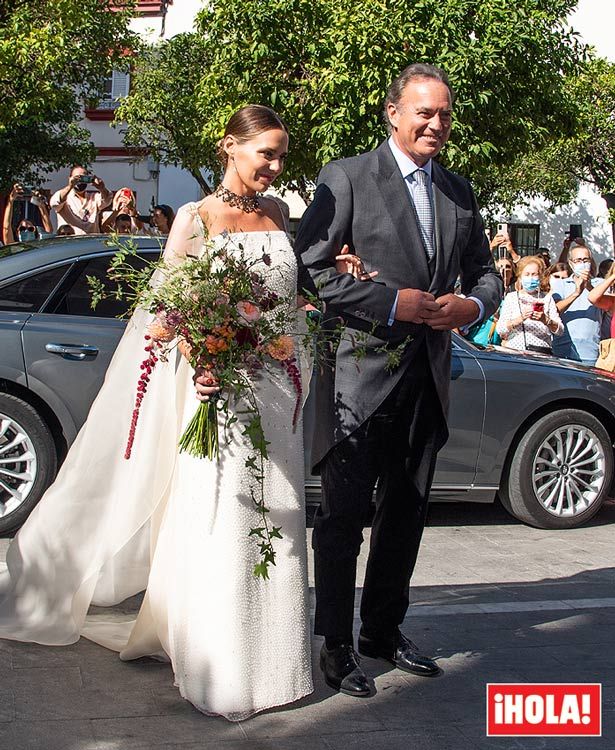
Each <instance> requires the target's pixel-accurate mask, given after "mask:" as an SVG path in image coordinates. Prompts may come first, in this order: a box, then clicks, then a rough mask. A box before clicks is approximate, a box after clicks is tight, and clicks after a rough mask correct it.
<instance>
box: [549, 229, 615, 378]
mask: <svg viewBox="0 0 615 750" xmlns="http://www.w3.org/2000/svg"><path fill="white" fill-rule="evenodd" d="M568 265H569V267H570V270H571V272H572V273H571V276H570V277H569V278H567V279H552V280H551V289H552V294H553V299H554V300H555V303H556V305H557V309H558V312H559V314H560V315H561V318H562V322H563V324H564V333H563V335H562V336H561V337H560V338H559V339H556V340H555V341H554V342H553V353H554V354H555V355H556V356H557V357H562V358H563V359H571V360H574V361H575V362H581V364H584V365H594V363H595V362H596V360H597V359H598V354H599V347H600V337H601V326H602V316H603V312H602V310H603V309H604V308H605V305H606V303H597V304H595V305H594V304H592V302H591V300H590V297H589V295H590V292H591V291H592V289H593V288H594V287H595V286H597V285H598V284H600V279H595V278H594V275H595V273H596V263H595V261H594V259H593V257H592V254H591V251H590V249H589V248H588V247H587V246H586V245H585V244H578V243H576V242H572V243H571V245H570V249H569V251H568Z"/></svg>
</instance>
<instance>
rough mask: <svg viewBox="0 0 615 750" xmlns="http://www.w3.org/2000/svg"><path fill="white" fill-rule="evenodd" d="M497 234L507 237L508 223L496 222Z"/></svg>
mask: <svg viewBox="0 0 615 750" xmlns="http://www.w3.org/2000/svg"><path fill="white" fill-rule="evenodd" d="M498 234H504V235H506V236H507V237H508V224H498Z"/></svg>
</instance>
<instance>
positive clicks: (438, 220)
mask: <svg viewBox="0 0 615 750" xmlns="http://www.w3.org/2000/svg"><path fill="white" fill-rule="evenodd" d="M431 177H432V185H433V199H434V221H435V230H436V231H435V233H436V270H435V273H434V275H433V278H432V280H431V285H430V288H429V291H430V292H434V291H436V292H437V291H438V290H439V288H440V281H441V279H442V278H444V277H446V275H447V274H446V269H447V268H448V266H449V264H450V261H451V256H452V254H453V248H454V246H455V236H456V233H457V206H456V204H455V202H454V201H452V200H451V199H450V198H449V197H448V195H447V194H446V193H447V188H448V184H447V182H446V175H445V174H444V173H443V171H442V169H441V167H440V165H439V164H438V163H437V162H435V161H434V162H432V172H431Z"/></svg>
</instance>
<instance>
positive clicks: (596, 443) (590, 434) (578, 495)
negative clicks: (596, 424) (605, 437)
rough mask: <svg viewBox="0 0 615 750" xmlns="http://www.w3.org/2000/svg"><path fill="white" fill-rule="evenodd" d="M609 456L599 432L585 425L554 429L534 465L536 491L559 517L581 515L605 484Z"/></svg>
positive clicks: (551, 511) (542, 503)
mask: <svg viewBox="0 0 615 750" xmlns="http://www.w3.org/2000/svg"><path fill="white" fill-rule="evenodd" d="M605 471H606V455H605V452H604V448H603V447H602V444H601V442H600V440H599V438H598V436H597V435H596V433H595V432H594V431H593V430H591V429H590V428H589V427H585V426H584V425H578V424H577V425H566V426H565V427H559V428H557V429H556V430H553V432H551V433H550V434H549V435H548V436H547V437H546V438H545V439H544V440H543V441H542V443H541V444H540V446H539V447H538V450H537V451H536V454H535V456H534V461H533V465H532V483H533V487H534V493H535V494H536V497H537V499H538V502H539V503H540V504H541V506H542V507H543V508H544V509H545V510H546V511H547V512H548V513H550V514H551V515H553V516H557V517H558V518H566V517H571V516H578V515H579V514H581V513H583V512H585V511H586V510H587V509H588V508H589V507H590V506H591V505H592V504H593V503H594V502H595V501H596V499H597V497H598V496H599V494H600V492H601V491H602V489H603V487H604V481H605Z"/></svg>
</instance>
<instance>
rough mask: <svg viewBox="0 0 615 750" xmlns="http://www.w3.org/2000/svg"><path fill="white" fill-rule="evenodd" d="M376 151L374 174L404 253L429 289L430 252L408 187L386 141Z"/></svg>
mask: <svg viewBox="0 0 615 750" xmlns="http://www.w3.org/2000/svg"><path fill="white" fill-rule="evenodd" d="M376 155H377V157H378V167H377V171H376V172H372V177H373V179H374V181H375V183H376V185H377V187H378V190H379V191H380V194H381V195H382V200H383V202H384V205H385V207H386V210H387V212H388V214H389V216H390V217H391V221H392V223H393V226H394V227H395V230H396V233H397V239H398V245H399V249H400V251H401V255H402V257H403V258H406V259H407V260H408V262H409V263H410V264H411V265H412V270H413V273H414V275H415V277H416V279H417V283H418V284H419V288H421V289H427V287H428V286H429V282H430V274H429V267H428V265H427V255H426V253H425V247H424V245H423V238H422V237H421V232H420V229H419V227H418V220H417V218H416V212H415V209H414V206H413V205H412V200H411V198H410V194H409V192H408V187H407V185H406V184H405V182H404V178H403V177H402V176H401V172H400V171H399V167H398V166H397V162H396V161H395V159H394V158H393V154H392V153H391V149H390V148H389V146H388V144H387V143H386V142H385V143H383V144H382V145H381V146H379V148H378V149H377V150H376Z"/></svg>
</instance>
